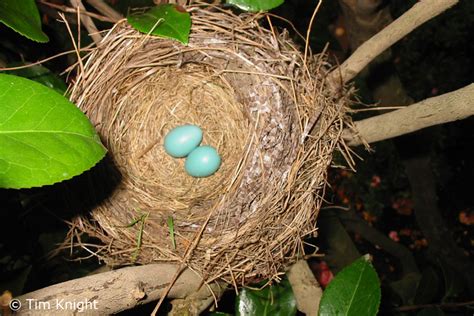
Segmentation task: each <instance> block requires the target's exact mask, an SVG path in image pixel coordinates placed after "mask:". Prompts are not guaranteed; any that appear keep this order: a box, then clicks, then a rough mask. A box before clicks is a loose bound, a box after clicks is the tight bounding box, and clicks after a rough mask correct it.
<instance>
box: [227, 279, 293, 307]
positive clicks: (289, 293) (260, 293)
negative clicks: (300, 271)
mask: <svg viewBox="0 0 474 316" xmlns="http://www.w3.org/2000/svg"><path fill="white" fill-rule="evenodd" d="M235 314H236V316H239V315H241V316H246V315H259V316H267V315H272V316H273V315H275V316H278V315H281V316H291V315H296V300H295V297H294V295H293V290H292V289H291V286H290V283H289V282H288V280H286V279H285V280H283V281H281V282H280V283H279V284H275V285H271V286H267V287H265V288H264V289H262V290H251V289H248V288H243V289H242V290H241V291H240V294H239V296H237V299H236V304H235Z"/></svg>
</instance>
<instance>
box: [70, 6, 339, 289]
mask: <svg viewBox="0 0 474 316" xmlns="http://www.w3.org/2000/svg"><path fill="white" fill-rule="evenodd" d="M188 10H189V11H190V12H191V17H192V29H191V34H190V40H189V45H186V46H185V45H182V44H181V43H179V42H177V41H174V40H169V39H162V38H157V37H153V36H149V35H146V34H141V33H139V32H137V31H136V30H134V29H132V28H131V27H130V26H129V25H128V24H127V23H126V22H125V21H121V22H118V23H117V24H116V25H115V26H114V27H113V28H112V29H111V30H110V31H109V32H108V33H107V35H106V36H105V37H104V39H103V41H102V42H101V43H100V44H99V45H98V47H96V48H95V49H94V50H93V51H92V52H90V53H89V54H88V55H87V56H86V57H85V58H84V60H83V65H82V67H78V69H79V70H80V71H79V74H78V77H77V81H76V82H75V84H74V85H73V86H72V87H71V100H72V101H73V102H75V103H76V104H77V105H78V106H79V107H80V108H81V109H82V110H83V111H84V112H85V113H86V114H87V115H88V117H89V118H90V120H91V121H92V122H93V124H94V125H95V127H96V129H97V131H98V132H99V134H100V135H101V137H102V140H103V142H104V144H105V146H106V147H107V148H108V150H109V158H110V159H111V161H112V162H113V165H115V168H116V169H117V171H118V172H119V173H120V175H121V179H120V183H119V184H118V186H117V187H116V188H115V189H114V191H113V192H112V194H110V196H108V197H107V198H106V199H104V200H103V201H102V202H101V203H100V204H99V205H98V206H96V207H95V208H94V209H93V210H92V211H91V213H90V216H87V217H79V218H77V219H76V222H75V224H74V226H73V227H74V230H76V234H75V235H76V236H80V234H77V230H78V231H79V232H86V233H88V234H89V235H92V236H94V237H97V238H98V239H100V241H101V243H102V244H100V245H95V247H96V249H89V250H90V251H92V252H93V253H95V254H96V255H97V256H99V257H100V258H101V259H103V260H104V261H105V262H106V263H107V264H109V265H112V266H119V265H129V264H135V263H140V264H146V263H152V262H185V263H186V265H187V266H188V267H190V268H191V269H193V270H194V271H196V272H197V273H199V274H200V275H201V276H202V277H203V278H204V279H206V280H207V281H208V282H210V281H213V280H216V279H222V280H225V281H227V282H230V283H233V284H234V285H245V284H247V283H248V282H255V281H259V280H262V279H268V278H270V279H275V278H278V275H279V274H280V273H281V272H282V269H283V267H284V266H285V265H287V264H288V263H291V262H293V261H295V260H296V259H297V258H298V257H302V256H304V255H305V250H304V249H303V241H302V239H303V238H304V237H305V236H308V235H315V234H316V218H317V215H318V211H319V209H320V206H321V203H322V195H323V193H324V187H325V181H326V171H327V168H328V166H329V164H330V162H331V160H332V154H333V152H334V150H336V149H342V147H343V144H342V142H341V137H340V135H341V131H342V129H343V127H344V119H345V118H344V112H345V105H346V103H347V100H348V97H347V93H345V92H344V93H343V92H339V93H334V92H332V93H329V92H328V91H333V90H329V89H328V88H327V83H326V82H325V77H326V75H327V73H328V71H329V65H328V64H327V62H326V59H325V57H324V55H318V56H312V55H311V54H308V55H307V56H306V57H304V56H303V54H302V53H301V52H300V51H299V50H298V49H297V47H296V46H295V44H294V43H293V42H292V41H291V40H289V39H288V36H287V34H286V32H285V31H282V32H280V34H277V33H276V31H275V30H272V31H270V30H267V29H265V28H262V27H261V26H259V19H261V18H263V17H265V15H262V14H260V15H250V14H244V15H239V16H237V15H235V14H233V13H232V12H230V11H228V10H223V9H222V8H219V7H215V6H209V5H206V6H199V5H198V6H190V7H188ZM183 124H195V125H198V126H200V127H201V128H202V130H203V132H204V138H203V142H202V144H206V145H211V146H214V147H215V148H217V151H218V152H219V153H220V155H221V157H222V165H221V167H220V169H219V170H218V171H217V173H215V174H214V175H212V176H210V177H207V178H193V177H191V176H189V175H187V174H186V172H185V170H184V159H176V158H172V157H171V156H169V155H167V154H166V153H165V151H164V148H163V139H164V137H165V135H166V134H167V133H168V132H169V131H170V130H171V129H172V128H174V127H176V126H179V125H183ZM310 131H311V132H310ZM309 132H310V133H309ZM308 134H309V135H308ZM101 177H107V175H105V176H104V175H101ZM100 185H101V182H100V181H95V182H93V183H92V184H91V186H97V187H99V186H100ZM138 219H140V220H139V221H137V220H138ZM171 219H172V222H173V223H172V224H171ZM133 222H135V223H136V224H135V225H130V223H133ZM170 226H172V228H173V229H171V228H170ZM172 231H173V233H172ZM137 236H140V238H138V237H137ZM76 242H78V243H79V245H82V246H83V247H88V248H91V247H94V246H92V245H90V244H88V245H87V246H86V245H85V244H83V243H81V241H80V238H78V239H77V240H76ZM314 252H316V249H314Z"/></svg>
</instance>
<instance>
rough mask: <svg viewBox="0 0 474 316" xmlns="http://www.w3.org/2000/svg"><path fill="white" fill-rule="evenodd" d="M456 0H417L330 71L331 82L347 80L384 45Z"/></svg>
mask: <svg viewBox="0 0 474 316" xmlns="http://www.w3.org/2000/svg"><path fill="white" fill-rule="evenodd" d="M458 2H459V0H442V1H440V0H420V1H418V2H417V3H416V4H415V5H414V6H413V7H412V8H411V9H410V10H408V11H407V12H405V13H404V14H403V15H402V16H400V17H399V18H398V19H396V20H395V21H393V23H391V24H390V25H388V26H387V27H385V28H384V29H383V30H382V31H380V32H379V33H377V34H376V35H374V36H373V37H372V38H371V39H369V40H368V41H367V42H365V43H364V44H362V45H361V46H359V48H358V49H357V50H356V51H355V52H354V53H353V54H352V55H351V56H350V57H349V58H348V59H347V60H346V61H345V62H344V63H342V65H341V66H340V67H338V68H337V69H335V70H334V71H333V72H332V73H331V74H330V79H331V81H332V82H334V83H338V82H341V81H342V82H348V81H350V80H351V79H352V78H354V77H355V76H356V75H357V74H358V73H359V72H361V71H362V69H364V68H365V67H366V66H367V65H368V64H369V63H370V62H371V61H372V60H374V59H375V58H376V57H377V56H378V55H380V54H381V53H382V52H383V51H385V50H386V49H387V48H389V47H390V46H392V45H393V44H395V43H396V42H398V41H399V40H400V39H402V38H403V37H405V36H406V35H407V34H408V33H410V32H411V31H413V30H414V29H416V28H417V27H419V26H420V25H421V24H423V23H425V22H426V21H428V20H430V19H432V18H434V17H435V16H437V15H439V14H441V13H442V12H444V11H446V10H447V9H449V8H450V7H452V6H454V5H455V4H456V3H458Z"/></svg>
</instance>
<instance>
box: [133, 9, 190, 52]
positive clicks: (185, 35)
mask: <svg viewBox="0 0 474 316" xmlns="http://www.w3.org/2000/svg"><path fill="white" fill-rule="evenodd" d="M127 20H128V23H130V25H131V26H133V27H134V28H135V29H137V30H138V31H140V32H142V33H146V34H153V35H157V36H161V37H165V38H172V39H176V40H178V41H180V42H181V43H183V44H188V41H189V32H190V31H191V17H190V15H189V13H188V12H186V11H185V10H184V9H183V8H182V7H180V6H177V5H174V4H162V5H158V6H156V7H153V8H151V9H150V10H148V11H146V12H144V13H142V14H132V15H129V16H128V17H127Z"/></svg>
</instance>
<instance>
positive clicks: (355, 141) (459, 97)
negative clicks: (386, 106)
mask: <svg viewBox="0 0 474 316" xmlns="http://www.w3.org/2000/svg"><path fill="white" fill-rule="evenodd" d="M473 99H474V84H470V85H468V86H466V87H464V88H461V89H459V90H456V91H453V92H449V93H445V94H443V95H440V96H437V97H433V98H429V99H426V100H423V101H421V102H418V103H415V104H412V105H409V106H407V107H405V108H403V109H400V110H396V111H392V112H389V113H385V114H381V115H377V116H374V117H370V118H368V119H365V120H361V121H358V122H354V129H353V130H349V129H346V130H345V131H344V135H343V137H344V139H345V140H346V142H347V144H348V145H350V146H357V145H360V144H362V140H364V141H366V142H367V143H374V142H377V141H381V140H384V139H389V138H393V137H397V136H400V135H404V134H408V133H411V132H414V131H417V130H420V129H422V128H426V127H429V126H433V125H437V124H443V123H448V122H452V121H456V120H461V119H464V118H466V117H469V116H471V115H474V105H473V101H472V100H473Z"/></svg>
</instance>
